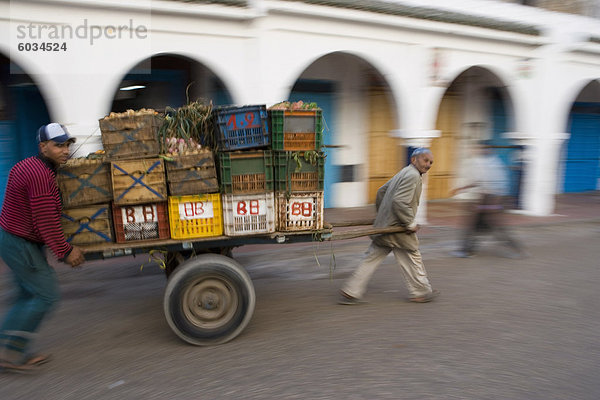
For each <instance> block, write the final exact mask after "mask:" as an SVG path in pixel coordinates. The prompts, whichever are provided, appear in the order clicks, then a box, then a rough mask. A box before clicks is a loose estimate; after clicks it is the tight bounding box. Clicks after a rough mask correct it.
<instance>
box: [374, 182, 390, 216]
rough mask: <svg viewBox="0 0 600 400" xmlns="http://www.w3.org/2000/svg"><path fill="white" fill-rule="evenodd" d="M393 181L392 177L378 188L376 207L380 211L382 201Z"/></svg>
mask: <svg viewBox="0 0 600 400" xmlns="http://www.w3.org/2000/svg"><path fill="white" fill-rule="evenodd" d="M391 181H392V180H391V179H390V180H388V181H387V182H386V183H384V184H383V185H382V186H381V187H380V188H379V189H377V196H376V197H375V209H376V210H377V211H379V206H380V205H381V202H382V201H383V197H384V196H385V193H386V192H387V190H388V187H389V186H390V182H391Z"/></svg>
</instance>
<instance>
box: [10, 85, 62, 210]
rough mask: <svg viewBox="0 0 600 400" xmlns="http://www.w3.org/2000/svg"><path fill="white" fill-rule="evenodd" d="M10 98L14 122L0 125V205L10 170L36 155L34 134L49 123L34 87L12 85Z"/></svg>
mask: <svg viewBox="0 0 600 400" xmlns="http://www.w3.org/2000/svg"><path fill="white" fill-rule="evenodd" d="M9 95H10V101H11V104H12V105H13V107H14V110H15V111H14V116H13V119H10V120H4V121H0V203H1V202H3V201H4V191H5V189H6V179H7V177H8V173H9V172H10V169H11V168H12V166H13V165H14V164H15V163H17V162H18V161H20V160H22V159H24V158H27V157H30V156H33V155H35V154H37V153H38V145H37V141H36V135H37V130H38V128H39V127H40V126H42V125H44V124H47V123H49V122H50V117H49V115H48V110H47V108H46V104H45V102H44V99H43V98H42V95H41V94H40V92H39V90H38V88H37V87H36V86H35V85H33V84H31V85H14V86H12V87H10V90H9Z"/></svg>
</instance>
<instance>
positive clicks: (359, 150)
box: [288, 51, 405, 207]
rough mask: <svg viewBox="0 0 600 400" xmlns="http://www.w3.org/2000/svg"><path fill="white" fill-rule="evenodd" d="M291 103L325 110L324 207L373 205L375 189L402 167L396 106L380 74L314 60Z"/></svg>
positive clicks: (360, 62) (342, 61) (346, 59)
mask: <svg viewBox="0 0 600 400" xmlns="http://www.w3.org/2000/svg"><path fill="white" fill-rule="evenodd" d="M288 99H289V100H292V101H297V100H303V101H314V102H316V103H317V104H318V105H319V107H321V108H322V109H323V116H324V119H325V124H324V126H325V132H324V144H325V146H326V147H325V148H326V153H327V158H326V165H325V207H352V206H358V205H364V204H366V203H373V202H374V200H375V193H376V191H377V188H379V186H381V185H382V184H383V183H385V182H386V181H387V180H388V179H389V178H390V177H391V176H393V175H394V174H395V173H396V172H397V171H398V169H399V168H400V167H401V166H402V165H403V163H404V162H405V157H404V151H403V148H402V147H401V142H400V140H399V139H397V138H394V137H392V136H390V134H389V133H390V131H392V130H394V129H397V127H398V121H397V117H396V116H397V112H396V110H397V106H396V100H395V98H394V95H393V93H392V90H391V89H390V85H389V84H388V82H387V81H386V79H385V77H384V76H383V74H382V73H381V72H380V71H379V70H377V69H376V68H375V67H374V66H373V65H372V64H371V63H369V62H368V61H367V60H365V59H364V58H362V57H360V56H358V55H354V54H350V53H347V52H341V51H338V52H333V53H329V54H326V55H323V56H321V57H320V58H318V59H316V60H314V61H313V62H312V63H311V64H310V65H308V66H307V67H306V69H304V70H303V71H302V72H301V73H300V75H299V76H298V78H297V79H296V81H295V83H294V84H293V86H292V88H291V91H290V94H289V96H288Z"/></svg>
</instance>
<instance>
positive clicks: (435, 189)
mask: <svg viewBox="0 0 600 400" xmlns="http://www.w3.org/2000/svg"><path fill="white" fill-rule="evenodd" d="M449 76H451V77H452V80H451V81H450V83H449V84H448V86H447V88H446V90H445V91H444V93H443V94H442V95H441V96H440V98H439V100H438V105H437V113H436V122H435V129H436V130H438V131H440V136H439V137H438V138H436V139H434V140H433V141H432V145H431V147H432V150H433V151H434V154H435V157H436V162H435V164H434V166H433V167H432V169H431V170H430V172H429V198H430V199H444V198H448V197H449V196H450V190H451V189H452V188H453V187H456V186H462V185H463V184H464V183H466V182H465V180H466V178H467V176H468V158H469V156H470V152H471V149H472V148H473V147H474V146H473V145H474V144H475V143H476V142H479V141H481V140H486V141H487V142H488V144H489V145H491V146H493V148H494V151H495V152H496V153H497V154H498V155H499V156H500V157H501V158H502V159H503V161H504V163H505V165H506V168H507V169H509V170H510V171H511V173H510V176H511V180H510V188H509V189H508V190H509V191H510V193H509V194H512V195H513V196H515V197H518V196H519V193H520V182H521V171H520V170H518V171H517V169H518V168H519V166H515V165H516V164H515V163H516V162H517V161H515V160H516V159H515V157H516V156H517V154H518V153H520V151H521V149H520V148H519V146H517V145H516V144H515V143H513V141H512V139H510V138H509V136H508V135H507V134H506V133H508V132H512V131H514V130H515V128H516V117H515V107H514V101H513V96H512V94H511V90H510V89H509V88H508V87H507V86H506V84H505V82H506V80H505V79H503V77H502V76H501V75H500V74H499V72H498V69H496V68H490V67H489V66H487V65H473V66H468V67H466V68H463V69H462V70H460V71H457V70H455V71H454V72H453V74H452V75H449ZM459 154H460V155H461V156H460V157H458V156H457V155H459Z"/></svg>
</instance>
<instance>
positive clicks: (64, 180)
mask: <svg viewBox="0 0 600 400" xmlns="http://www.w3.org/2000/svg"><path fill="white" fill-rule="evenodd" d="M56 180H57V183H58V187H59V189H60V192H61V196H62V202H63V207H64V208H73V207H79V206H84V205H89V204H99V203H108V202H109V201H111V200H112V190H111V186H110V164H108V163H105V162H103V161H101V160H88V159H84V158H75V159H71V160H69V161H68V162H67V163H66V164H65V165H62V166H61V167H60V168H59V169H58V171H57V174H56Z"/></svg>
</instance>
